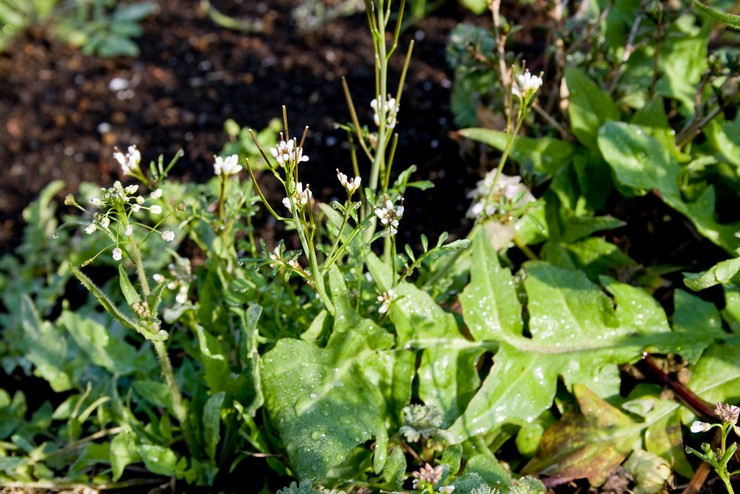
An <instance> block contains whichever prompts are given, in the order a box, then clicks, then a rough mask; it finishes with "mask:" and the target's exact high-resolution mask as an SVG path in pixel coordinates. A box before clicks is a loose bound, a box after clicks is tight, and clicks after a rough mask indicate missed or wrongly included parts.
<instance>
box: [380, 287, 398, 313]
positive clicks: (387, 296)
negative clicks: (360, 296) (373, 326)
mask: <svg viewBox="0 0 740 494" xmlns="http://www.w3.org/2000/svg"><path fill="white" fill-rule="evenodd" d="M394 300H396V292H395V290H393V289H392V288H391V289H390V290H388V291H387V292H383V293H381V294H380V295H378V302H380V307H379V308H378V312H379V313H381V314H385V313H386V312H388V309H390V307H391V304H392V303H393V301H394Z"/></svg>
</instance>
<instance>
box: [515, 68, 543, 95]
mask: <svg viewBox="0 0 740 494" xmlns="http://www.w3.org/2000/svg"><path fill="white" fill-rule="evenodd" d="M541 86H542V78H541V77H540V76H537V75H532V74H530V73H529V69H527V70H525V71H524V73H523V74H517V75H516V77H515V78H514V84H512V86H511V94H513V95H514V96H518V97H519V98H527V97H529V96H532V95H534V94H535V93H536V92H537V91H538V90H539V89H540V87H541Z"/></svg>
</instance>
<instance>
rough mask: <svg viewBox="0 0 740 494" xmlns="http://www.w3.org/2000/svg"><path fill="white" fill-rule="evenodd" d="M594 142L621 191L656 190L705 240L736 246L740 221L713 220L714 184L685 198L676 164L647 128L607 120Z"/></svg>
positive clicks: (728, 247) (730, 248)
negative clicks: (728, 222)
mask: <svg viewBox="0 0 740 494" xmlns="http://www.w3.org/2000/svg"><path fill="white" fill-rule="evenodd" d="M598 142H599V148H600V149H601V152H602V154H603V155H604V159H606V161H607V162H608V163H609V165H610V166H611V167H612V170H613V172H614V174H615V177H616V181H617V184H618V186H619V187H620V188H621V189H622V190H623V191H625V192H629V191H631V193H633V194H636V195H644V194H646V193H647V192H648V191H651V190H656V191H657V192H659V194H660V197H661V198H662V199H663V201H664V202H665V203H666V204H668V205H669V206H671V207H672V208H673V209H675V210H676V211H678V212H679V213H681V214H683V215H685V216H686V217H687V218H688V219H689V220H690V221H691V222H692V223H693V224H694V226H695V227H696V228H697V230H699V232H700V233H701V234H702V235H704V236H705V237H707V238H708V239H709V240H711V241H712V242H714V243H715V244H717V245H719V246H720V247H722V248H724V249H725V250H727V251H728V252H730V253H735V252H737V250H738V249H740V238H738V237H736V236H735V233H736V232H737V231H738V230H740V223H735V224H729V225H725V224H719V223H717V221H716V220H715V217H714V214H715V213H714V206H715V195H714V188H713V187H711V186H708V187H707V188H706V189H705V190H704V192H703V193H701V194H700V196H699V197H698V198H697V199H696V200H695V201H694V202H690V203H689V202H685V201H684V200H683V198H682V196H681V191H680V189H679V187H678V182H679V180H678V179H679V174H680V172H681V168H680V166H679V165H678V163H677V162H676V161H675V158H673V156H671V155H670V153H669V152H668V151H667V150H666V148H665V147H664V146H661V145H660V143H659V142H658V141H657V140H656V139H655V138H654V137H652V136H650V135H649V134H648V129H645V128H643V127H640V126H637V125H630V124H626V123H623V122H608V123H606V124H604V125H603V126H602V127H601V129H600V130H599V140H598Z"/></svg>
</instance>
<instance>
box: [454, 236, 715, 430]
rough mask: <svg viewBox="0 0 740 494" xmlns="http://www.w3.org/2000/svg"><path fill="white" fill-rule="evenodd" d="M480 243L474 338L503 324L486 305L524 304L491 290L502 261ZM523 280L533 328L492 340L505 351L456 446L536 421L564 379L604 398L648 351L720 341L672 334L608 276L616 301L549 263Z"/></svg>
mask: <svg viewBox="0 0 740 494" xmlns="http://www.w3.org/2000/svg"><path fill="white" fill-rule="evenodd" d="M479 241H480V240H479V238H474V239H473V244H474V245H473V250H474V252H478V253H479V255H481V256H482V258H481V260H479V261H476V263H475V265H476V266H480V268H479V269H476V270H473V273H472V274H471V283H470V286H469V287H468V288H467V289H466V296H464V297H461V303H462V305H463V311H464V314H465V320H466V322H467V323H468V326H469V327H470V328H471V333H473V331H474V329H473V328H474V327H476V326H479V325H483V327H485V325H493V326H494V327H495V325H496V324H497V322H496V319H495V318H494V319H493V320H492V321H491V322H481V321H480V316H478V315H476V310H477V308H478V307H490V306H493V305H494V304H495V305H497V306H500V305H505V304H509V305H510V306H518V304H519V302H518V300H519V299H518V297H517V296H516V292H515V291H514V290H512V291H511V292H510V293H509V294H508V295H507V294H506V291H503V290H496V289H494V288H491V287H488V286H487V284H489V283H490V281H489V278H490V276H491V275H490V271H492V270H493V268H492V267H491V266H496V265H497V260H496V259H495V258H493V253H490V252H489V253H488V254H485V253H486V249H485V248H482V247H481V246H480V245H476V244H477V243H478V242H479ZM481 261H482V262H481ZM486 272H488V273H489V275H488V277H487V276H484V275H483V273H486ZM522 276H523V277H524V282H523V286H524V289H525V291H526V294H527V305H526V311H527V314H528V316H529V317H528V320H527V326H526V327H524V326H523V324H522V323H521V322H518V323H517V322H515V323H509V324H513V327H504V328H503V330H502V331H501V332H500V333H499V334H491V335H489V336H490V337H492V338H495V341H496V342H497V343H498V344H499V350H498V352H497V353H496V355H495V356H494V359H493V366H492V368H491V370H490V372H489V374H488V376H487V377H486V378H485V380H484V381H483V384H482V385H481V387H480V389H479V390H478V392H477V393H476V394H475V396H473V398H472V399H471V400H470V403H469V405H468V407H467V408H466V410H465V412H464V413H463V414H462V415H461V416H460V417H459V418H458V419H457V420H456V421H455V423H454V424H453V425H452V426H451V427H450V428H449V429H448V431H449V432H450V433H451V434H452V436H453V438H454V442H456V443H459V442H463V441H465V440H466V439H468V438H470V437H472V436H477V435H481V434H486V433H490V432H492V431H494V430H496V429H497V428H498V427H500V426H501V425H503V424H507V423H508V424H512V423H513V424H517V425H524V424H527V423H531V422H532V421H533V420H535V419H536V418H537V417H538V416H539V415H540V414H541V413H542V412H543V411H545V410H547V409H549V408H550V407H551V405H552V401H553V398H554V396H555V390H556V388H557V382H558V380H559V379H560V378H562V379H563V381H564V383H565V384H566V386H567V387H568V388H572V386H574V385H575V384H585V385H587V386H589V388H591V389H592V390H594V391H595V392H596V393H597V394H598V395H600V396H603V397H607V396H615V395H617V394H618V392H619V386H620V378H619V371H618V368H617V366H618V365H619V364H625V363H628V362H632V361H635V360H637V359H638V358H639V357H640V356H641V354H642V352H643V351H644V350H645V349H646V348H651V349H653V350H654V351H662V352H665V353H669V352H677V350H679V349H680V350H682V353H683V352H685V353H686V354H688V355H693V354H697V353H701V351H702V350H703V349H704V348H705V347H706V346H707V345H708V344H709V343H710V342H711V341H713V339H715V338H716V334H714V333H712V332H707V331H704V332H702V331H698V332H696V333H695V334H694V335H693V337H692V338H691V339H687V338H686V337H685V336H684V335H683V334H681V333H675V332H672V331H669V328H668V325H667V323H666V317H665V314H664V313H662V310H661V308H660V306H659V305H658V304H657V303H655V302H653V301H651V300H650V297H649V296H648V295H647V294H646V293H645V292H643V291H642V290H640V289H638V288H634V287H629V286H627V285H624V284H621V283H617V282H616V281H612V280H609V279H606V278H604V279H603V283H604V284H605V285H606V289H607V290H608V291H609V292H610V293H611V294H612V298H610V297H607V296H606V295H605V293H604V292H603V291H602V290H601V288H600V287H599V286H598V285H596V284H594V283H593V282H591V281H590V280H589V279H588V278H587V277H586V275H585V274H584V273H582V272H580V271H571V270H567V269H561V268H556V267H554V266H552V265H549V264H546V263H543V262H527V263H525V264H524V267H523V275H522ZM499 297H501V299H500V300H499ZM469 319H470V321H469ZM512 329H516V331H513V330H512ZM525 329H526V330H527V333H528V336H525V335H524V331H525ZM476 331H477V330H476Z"/></svg>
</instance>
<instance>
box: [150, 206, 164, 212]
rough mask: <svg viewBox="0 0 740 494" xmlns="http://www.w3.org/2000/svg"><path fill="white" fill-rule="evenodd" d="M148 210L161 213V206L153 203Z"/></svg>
mask: <svg viewBox="0 0 740 494" xmlns="http://www.w3.org/2000/svg"><path fill="white" fill-rule="evenodd" d="M149 211H151V212H152V214H161V213H162V206H160V205H159V204H155V205H154V206H152V207H150V208H149Z"/></svg>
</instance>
